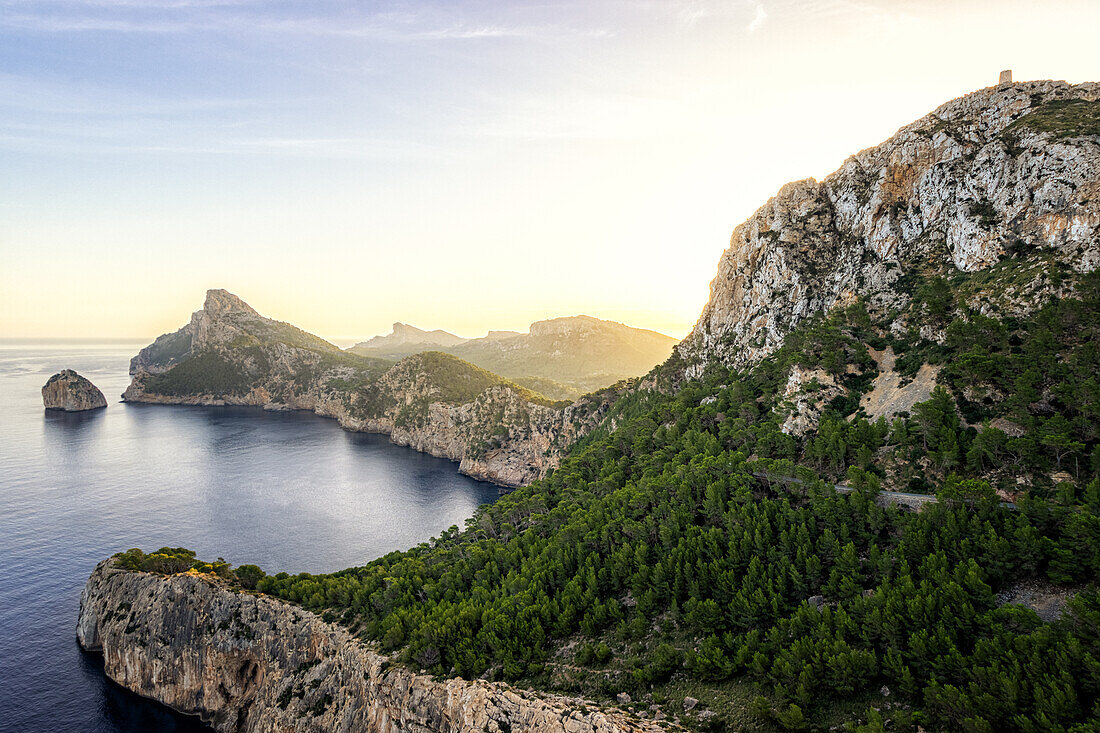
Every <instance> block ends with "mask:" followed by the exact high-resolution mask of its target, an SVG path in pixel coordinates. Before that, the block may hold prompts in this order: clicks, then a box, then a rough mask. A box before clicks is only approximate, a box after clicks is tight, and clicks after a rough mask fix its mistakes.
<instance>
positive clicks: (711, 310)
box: [678, 81, 1100, 377]
mask: <svg viewBox="0 0 1100 733" xmlns="http://www.w3.org/2000/svg"><path fill="white" fill-rule="evenodd" d="M1097 100H1100V84H1098V83H1095V82H1092V83H1087V84H1079V85H1076V86H1073V85H1069V84H1066V83H1065V82H1052V81H1042V82H1028V83H1021V84H1006V85H1001V86H998V87H991V88H988V89H983V90H981V91H978V92H975V93H973V94H970V95H967V96H965V97H962V98H959V99H956V100H953V101H951V102H948V103H947V104H944V105H943V106H941V107H940V108H939V109H937V110H936V111H935V112H933V113H932V114H930V115H927V116H926V117H923V118H921V119H920V120H917V121H916V122H914V123H912V124H910V125H908V126H906V127H903V128H902V129H901V130H899V131H898V132H897V133H896V134H895V135H894V136H893V137H891V138H890V139H889V140H887V141H886V142H884V143H882V144H881V145H878V146H876V147H873V148H869V149H867V150H864V151H863V152H861V153H858V154H857V155H854V156H852V157H851V158H849V159H848V160H847V161H845V163H844V165H843V166H842V167H841V168H840V170H838V171H836V172H835V173H833V174H832V175H830V176H829V177H827V178H826V179H825V180H824V181H821V182H818V181H815V180H813V179H807V180H805V181H798V182H796V183H790V184H788V185H786V186H784V187H783V188H782V189H781V190H780V191H779V193H778V194H777V195H776V196H775V197H774V198H772V199H771V200H770V201H768V203H767V204H765V205H764V206H763V207H761V208H760V209H759V210H758V211H757V212H756V213H755V214H753V215H752V216H751V217H750V218H749V219H748V220H747V221H746V222H744V223H743V224H741V225H740V226H738V227H737V228H736V229H735V230H734V232H733V236H732V238H731V240H730V246H729V249H727V250H726V252H725V253H724V254H723V255H722V258H721V261H720V262H719V265H718V275H717V277H715V279H714V281H713V282H712V283H711V294H710V300H709V302H708V303H707V305H706V308H705V309H704V310H703V313H702V315H701V316H700V318H699V321H698V323H697V324H696V325H695V328H694V330H693V331H692V333H691V334H690V336H688V338H687V339H685V340H684V341H683V342H682V343H681V344H680V346H679V347H678V353H679V356H680V357H681V358H682V359H683V360H684V361H686V362H687V366H686V370H685V375H686V376H689V377H691V376H696V375H698V374H700V373H701V371H702V369H703V367H704V365H705V364H706V362H707V361H709V360H712V359H713V360H718V361H720V362H722V363H724V364H726V365H728V366H744V365H746V364H749V363H752V362H754V361H756V360H758V359H760V358H761V357H763V356H765V355H766V354H768V353H771V352H772V351H774V350H775V349H776V348H778V346H779V345H780V344H781V342H782V340H783V338H784V337H785V336H786V335H787V334H788V333H789V332H790V331H791V330H792V329H794V328H795V327H796V326H797V325H798V324H799V323H800V322H801V321H802V320H803V319H805V318H807V317H810V316H813V315H815V314H819V313H822V312H824V311H827V310H829V309H830V308H832V307H833V306H834V305H837V304H842V303H844V302H846V301H847V300H849V299H851V298H853V297H854V296H862V297H865V298H866V299H867V302H868V304H869V307H871V308H872V309H877V310H878V311H879V312H881V313H889V312H890V311H891V310H892V309H894V308H897V307H900V306H902V305H904V304H905V303H906V302H907V299H908V297H909V296H908V294H907V293H906V291H905V288H904V287H903V285H904V281H903V282H899V281H901V280H902V278H903V276H905V275H907V274H910V273H920V272H927V271H930V270H931V271H951V270H955V271H965V272H974V271H976V270H981V269H988V268H991V267H993V266H995V265H996V264H997V263H999V262H1002V261H1004V260H1007V259H1016V260H1021V259H1026V258H1028V257H1036V258H1040V257H1041V258H1045V259H1046V261H1047V262H1051V261H1054V262H1058V263H1061V264H1063V265H1068V266H1069V267H1070V268H1071V269H1073V270H1075V271H1077V272H1085V271H1088V270H1092V269H1094V268H1096V266H1097V265H1098V264H1100V132H1098V130H1100V128H1098V127H1097V125H1098V123H1100V109H1098V106H1097V105H1100V102H1097ZM1012 287H1013V288H1014V290H1013V289H1009V290H1008V291H1007V292H1006V293H1005V295H1006V297H1008V298H1010V299H1011V298H1015V300H1016V301H1017V302H1016V307H1018V308H1022V309H1027V308H1029V307H1034V305H1035V304H1036V302H1037V300H1036V298H1035V297H1034V296H1035V295H1036V294H1037V292H1036V291H1037V289H1036V288H1035V287H1034V286H1033V283H1016V284H1013V286H1012ZM1038 294H1039V295H1041V293H1038ZM900 327H904V324H899V328H900Z"/></svg>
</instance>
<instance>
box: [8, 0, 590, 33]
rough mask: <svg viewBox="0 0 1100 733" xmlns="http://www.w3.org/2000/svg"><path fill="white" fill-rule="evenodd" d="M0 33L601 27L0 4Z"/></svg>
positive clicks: (206, 8) (185, 0) (223, 2)
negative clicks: (3, 10)
mask: <svg viewBox="0 0 1100 733" xmlns="http://www.w3.org/2000/svg"><path fill="white" fill-rule="evenodd" d="M0 8H7V9H8V11H7V12H4V13H0V30H2V29H5V28H6V29H9V30H13V31H22V32H31V33H87V32H108V33H127V34H142V33H146V34H172V33H177V34H184V33H192V32H201V31H219V32H230V33H250V34H255V33H277V34H298V35H304V36H333V37H349V38H364V39H374V40H379V41H389V42H403V41H407V42H415V41H448V40H456V41H461V40H478V39H493V38H523V37H536V36H542V37H567V36H574V37H582V36H583V37H602V36H605V35H608V34H609V33H610V31H609V30H607V29H605V28H587V27H574V26H570V25H568V24H562V25H558V24H550V23H547V24H542V25H522V24H506V23H476V22H473V23H471V22H457V21H456V20H455V19H454V16H453V15H452V14H449V13H444V12H439V11H418V12H371V13H355V12H352V13H346V12H342V13H327V14H326V13H321V12H311V11H310V6H308V5H304V4H303V5H301V6H299V7H298V8H297V9H295V10H293V11H290V12H288V11H285V10H283V11H275V10H271V9H269V8H265V7H264V6H263V5H262V4H257V3H256V2H255V1H254V0H167V1H166V2H153V1H151V0H149V1H146V0H122V1H121V2H117V3H116V2H110V1H109V0H80V1H77V2H61V3H56V4H50V5H43V4H42V3H30V2H25V1H24V0H0Z"/></svg>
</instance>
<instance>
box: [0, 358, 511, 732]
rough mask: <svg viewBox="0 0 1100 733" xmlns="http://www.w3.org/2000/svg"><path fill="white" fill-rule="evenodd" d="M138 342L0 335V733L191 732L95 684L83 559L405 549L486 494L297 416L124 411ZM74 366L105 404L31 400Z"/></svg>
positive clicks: (294, 562)
mask: <svg viewBox="0 0 1100 733" xmlns="http://www.w3.org/2000/svg"><path fill="white" fill-rule="evenodd" d="M140 346H141V344H110V345H103V344H57V343H53V344H49V343H39V344H33V343H19V342H2V341H0V729H2V730H11V731H28V732H36V731H42V732H43V733H45V732H48V733H70V732H71V733H77V732H80V733H87V732H88V731H105V732H118V731H127V732H134V731H162V730H163V731H185V730H186V731H191V730H198V729H200V728H199V726H197V724H195V723H193V722H192V721H191V720H189V719H186V718H183V717H182V716H177V715H175V714H172V713H170V712H169V711H167V710H166V709H164V708H162V707H160V706H158V705H156V704H154V703H151V702H148V701H145V700H142V699H140V698H138V697H136V696H135V695H132V694H130V693H128V692H126V691H125V690H122V689H121V688H119V687H117V686H115V685H114V684H113V683H111V682H110V681H108V680H107V679H106V677H105V676H104V674H103V664H102V660H101V659H100V658H99V657H98V655H92V654H85V653H83V652H81V651H80V650H79V648H78V646H77V644H76V640H75V636H74V630H75V624H76V616H77V608H78V606H79V599H80V591H81V589H82V588H83V586H84V581H85V580H86V579H87V577H88V574H89V573H90V572H91V571H92V568H94V567H95V564H96V563H97V562H98V561H99V560H101V559H103V558H105V557H107V556H108V555H110V554H112V553H114V552H117V551H119V550H125V549H127V548H130V547H142V548H144V549H155V548H157V547H161V546H164V545H172V546H184V547H190V548H191V549H193V550H195V551H197V552H198V554H199V556H200V557H203V558H214V557H217V556H222V557H225V559H227V560H229V561H230V562H232V563H233V564H235V565H239V564H243V563H255V564H258V565H260V566H262V567H263V568H265V569H268V570H287V571H290V572H297V571H310V572H324V571H331V570H337V569H340V568H344V567H349V566H352V565H360V564H363V563H364V562H366V561H368V560H370V559H373V558H375V557H378V556H380V555H383V554H385V553H386V552H389V551H391V550H398V549H403V548H407V547H411V546H413V545H415V544H417V543H419V542H423V541H424V540H427V539H428V538H429V537H431V536H432V535H435V534H438V533H439V532H440V531H441V530H444V529H446V528H447V527H449V526H451V525H452V524H458V525H460V526H461V525H462V523H463V521H464V520H465V519H466V518H467V517H469V516H470V515H471V514H473V512H474V510H475V509H476V508H477V507H478V505H480V504H482V503H484V502H487V501H491V500H492V499H494V498H495V497H496V494H497V492H496V489H495V488H494V487H493V486H490V485H488V484H484V483H481V482H477V481H473V480H472V479H469V478H466V477H464V476H460V475H458V473H457V471H456V469H457V466H456V465H455V464H454V463H451V462H449V461H446V460H443V459H439V458H432V457H430V456H426V455H423V454H421V453H416V452H415V451H412V450H410V449H408V448H400V447H398V446H394V445H392V444H390V443H389V442H388V441H387V440H386V439H385V438H384V437H382V436H373V435H362V434H355V433H347V432H344V431H342V430H341V429H340V428H339V426H337V424H336V423H335V422H334V421H332V420H326V419H323V418H319V417H316V416H314V415H311V414H306V413H271V412H263V411H261V410H258V409H250V408H213V407H210V408H208V407H167V406H160V405H127V404H121V403H120V402H119V401H118V395H119V394H121V392H122V390H123V388H124V387H125V386H126V383H127V381H128V380H127V376H126V368H127V363H128V360H129V357H130V356H131V355H132V354H134V353H135V352H136V351H137V349H138V348H139V347H140ZM64 368H72V369H76V370H77V371H78V372H80V373H81V374H83V375H84V376H86V377H88V378H89V379H91V380H92V381H93V382H94V383H95V384H96V385H97V386H99V387H100V389H102V390H103V393H104V394H105V395H106V396H107V400H108V407H107V408H106V409H104V410H96V411H95V412H91V413H79V414H63V413H55V412H45V411H44V410H43V409H42V399H41V394H40V391H39V390H40V388H41V386H42V385H43V384H44V383H45V381H46V379H48V378H49V376H50V375H51V374H53V373H55V372H57V371H60V370H61V369H64Z"/></svg>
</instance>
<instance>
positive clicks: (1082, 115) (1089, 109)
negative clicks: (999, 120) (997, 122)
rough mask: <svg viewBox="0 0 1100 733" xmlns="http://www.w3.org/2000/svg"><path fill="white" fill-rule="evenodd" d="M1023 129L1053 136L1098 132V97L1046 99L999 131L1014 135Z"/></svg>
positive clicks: (1099, 102) (1099, 112)
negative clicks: (1091, 98)
mask: <svg viewBox="0 0 1100 733" xmlns="http://www.w3.org/2000/svg"><path fill="white" fill-rule="evenodd" d="M1024 130H1031V131H1033V132H1039V133H1046V134H1049V135H1051V136H1052V137H1054V138H1055V139H1057V140H1064V139H1066V138H1071V137H1083V136H1092V135H1100V101H1097V102H1089V101H1087V100H1084V99H1060V100H1057V101H1055V102H1047V103H1046V104H1043V105H1040V106H1039V107H1037V108H1036V109H1035V111H1033V112H1029V113H1028V114H1026V115H1024V116H1023V117H1021V118H1020V119H1018V120H1016V121H1015V122H1013V123H1012V124H1011V125H1009V126H1008V127H1007V128H1005V131H1004V132H1003V133H1001V134H1002V136H1004V135H1015V134H1018V133H1020V132H1022V131H1024Z"/></svg>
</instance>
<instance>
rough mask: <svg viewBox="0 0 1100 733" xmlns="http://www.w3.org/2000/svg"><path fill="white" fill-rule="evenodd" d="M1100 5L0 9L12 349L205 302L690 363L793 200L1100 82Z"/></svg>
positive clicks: (73, 3) (2, 330)
mask: <svg viewBox="0 0 1100 733" xmlns="http://www.w3.org/2000/svg"><path fill="white" fill-rule="evenodd" d="M1098 28H1100V2H1096V1H1095V0H1080V1H1078V2H1057V1H1055V2H1042V3H1038V2H1012V1H1011V0H1008V1H1006V0H998V1H997V2H965V1H962V0H955V1H953V2H946V1H945V2H934V1H931V0H928V1H920V2H918V1H915V0H808V1H806V2H800V1H797V0H787V1H772V0H766V1H765V2H740V1H733V2H729V1H727V2H710V1H699V2H676V1H674V0H654V1H651V2H601V1H600V0H584V1H582V2H514V3H505V2H488V1H486V2H440V3H430V2H409V3H381V2H379V3H370V2H350V1H349V2H328V1H326V0H309V1H308V2H266V1H263V0H164V1H163V2H154V1H153V0H58V1H56V2H55V1H48V0H40V1H38V2H31V1H21V0H0V263H2V264H0V336H115V337H118V336H136V337H143V338H145V337H148V338H152V337H153V336H155V335H157V334H159V333H161V332H163V331H166V330H170V329H174V328H176V327H178V326H179V325H181V324H183V323H184V322H185V321H186V320H187V318H188V316H189V314H190V312H191V311H192V310H195V309H197V308H198V307H200V306H201V304H202V298H203V293H204V292H205V290H206V289H207V288H210V287H224V288H227V289H229V290H231V291H233V292H235V293H237V294H238V295H240V296H241V297H243V298H244V299H245V300H247V301H248V302H249V303H251V304H252V305H253V306H255V307H256V308H257V309H258V310H260V312H262V313H264V314H266V315H270V316H272V317H276V318H280V319H283V320H290V321H293V322H294V323H296V324H297V325H300V326H302V327H303V328H306V329H308V330H311V331H314V332H316V333H319V334H321V335H323V336H326V337H328V338H334V339H341V338H360V337H367V336H370V335H373V334H376V333H380V332H384V331H387V330H388V328H389V324H390V323H391V322H393V321H395V320H401V321H406V322H410V323H413V324H415V325H418V326H421V327H424V328H445V329H448V330H451V331H455V332H458V333H460V334H462V335H481V334H483V333H484V331H485V330H486V329H487V328H495V329H506V328H511V329H523V328H525V327H526V325H527V324H528V323H530V322H531V321H533V320H537V319H540V318H545V317H550V316H558V315H572V314H576V313H588V314H591V315H595V316H599V317H603V318H611V319H614V320H621V321H625V322H627V323H630V324H632V325H638V326H644V327H649V328H655V329H657V330H661V331H665V332H666V333H669V334H672V335H676V336H680V335H683V334H684V333H685V332H686V331H687V330H688V329H689V328H690V325H691V324H692V322H693V321H694V320H695V318H696V317H697V315H698V313H699V311H700V309H701V308H702V306H703V304H704V303H705V301H706V297H707V288H708V284H709V282H710V280H711V278H712V277H713V276H714V272H715V268H716V265H717V262H718V257H719V255H720V253H721V252H722V250H723V249H724V248H725V246H726V244H727V242H728V239H729V234H730V231H731V230H732V229H733V227H734V226H735V225H736V224H737V223H738V222H740V221H742V220H743V219H744V218H745V217H746V216H748V215H749V214H750V213H752V211H753V210H755V209H756V208H757V207H758V206H759V205H761V204H762V203H763V202H764V201H766V200H767V198H768V197H769V196H771V195H772V194H773V193H774V192H775V190H776V189H777V188H778V187H779V186H780V185H782V184H783V183H784V182H786V181H789V180H795V179H799V178H804V177H807V176H814V177H818V178H820V177H822V176H824V175H826V174H828V173H829V172H831V171H832V170H834V169H835V168H837V167H838V166H839V165H840V164H841V162H842V161H843V160H844V158H845V157H847V156H848V155H849V154H851V153H853V152H856V151H857V150H859V149H861V148H864V147H868V146H870V145H873V144H876V143H878V142H880V141H881V140H883V139H885V138H886V137H888V136H889V135H890V134H892V133H893V132H894V130H896V129H897V128H898V127H900V126H901V125H903V124H906V123H908V122H910V121H912V120H914V119H916V118H918V117H920V116H921V115H923V114H925V113H926V112H928V111H931V110H932V109H933V108H934V107H935V106H937V105H939V104H940V103H942V102H945V101H947V100H948V99H951V98H953V97H955V96H958V95H960V94H963V93H966V92H969V91H972V90H974V89H977V88H979V87H982V86H988V85H990V84H993V83H995V82H996V79H997V72H998V71H1000V70H1001V69H1002V68H1010V67H1011V68H1013V69H1014V70H1015V74H1016V78H1017V79H1018V80H1019V79H1043V78H1055V79H1067V80H1069V81H1087V80H1094V79H1100V50H1098V47H1097V36H1096V34H1097V29H1098Z"/></svg>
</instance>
